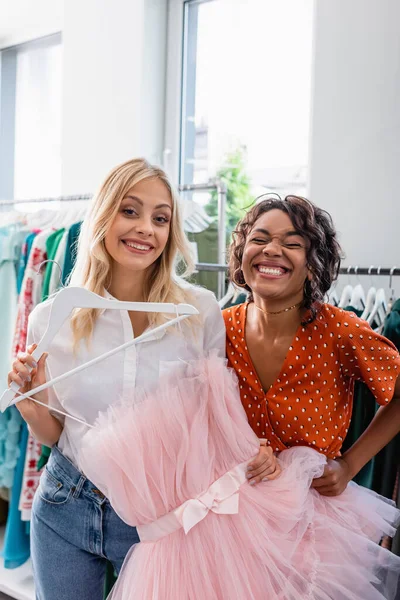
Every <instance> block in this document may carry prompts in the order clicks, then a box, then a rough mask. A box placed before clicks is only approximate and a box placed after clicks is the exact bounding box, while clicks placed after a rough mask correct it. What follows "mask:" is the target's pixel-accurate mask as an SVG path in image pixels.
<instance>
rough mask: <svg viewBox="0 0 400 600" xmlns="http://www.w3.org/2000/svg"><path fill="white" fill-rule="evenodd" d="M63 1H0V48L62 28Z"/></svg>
mask: <svg viewBox="0 0 400 600" xmlns="http://www.w3.org/2000/svg"><path fill="white" fill-rule="evenodd" d="M63 8H64V0H0V48H7V47H8V46H14V45H16V44H20V43H22V42H27V41H29V40H32V39H36V38H39V37H43V36H45V35H49V34H50V33H55V32H57V31H62V28H63Z"/></svg>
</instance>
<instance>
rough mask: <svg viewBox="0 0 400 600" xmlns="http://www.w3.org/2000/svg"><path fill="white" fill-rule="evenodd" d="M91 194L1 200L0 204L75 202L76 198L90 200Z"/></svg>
mask: <svg viewBox="0 0 400 600" xmlns="http://www.w3.org/2000/svg"><path fill="white" fill-rule="evenodd" d="M91 198H92V195H91V194H78V195H74V196H56V197H52V198H30V199H28V200H0V206H13V205H15V204H32V203H35V204H36V203H39V202H74V201H76V200H90V199H91Z"/></svg>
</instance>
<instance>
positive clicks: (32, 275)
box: [13, 229, 52, 356]
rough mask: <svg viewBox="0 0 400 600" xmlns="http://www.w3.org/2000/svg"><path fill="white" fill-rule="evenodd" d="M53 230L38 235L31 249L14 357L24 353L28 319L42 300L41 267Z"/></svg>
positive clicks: (22, 294) (17, 325) (17, 326)
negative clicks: (48, 239) (47, 242)
mask: <svg viewBox="0 0 400 600" xmlns="http://www.w3.org/2000/svg"><path fill="white" fill-rule="evenodd" d="M51 233H52V230H49V229H47V230H45V231H42V232H41V233H38V234H37V236H36V237H35V239H34V240H33V244H32V247H31V251H30V254H29V257H28V263H27V266H26V269H25V273H24V279H23V282H22V286H21V293H20V295H19V301H18V313H17V319H16V325H15V334H14V346H13V355H14V356H16V355H17V354H18V352H20V351H21V352H24V351H25V347H26V336H27V332H28V318H29V315H30V314H31V312H32V310H33V309H34V307H35V306H36V305H37V304H39V302H41V300H42V286H43V270H41V271H40V272H38V271H39V267H40V265H41V264H42V263H43V262H44V261H45V260H46V259H47V255H46V241H47V238H48V237H49V235H50V234H51Z"/></svg>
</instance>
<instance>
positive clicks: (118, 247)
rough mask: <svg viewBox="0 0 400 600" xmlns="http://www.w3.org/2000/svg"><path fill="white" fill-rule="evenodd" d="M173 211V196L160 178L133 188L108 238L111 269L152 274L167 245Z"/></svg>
mask: <svg viewBox="0 0 400 600" xmlns="http://www.w3.org/2000/svg"><path fill="white" fill-rule="evenodd" d="M172 210H173V206H172V198H171V194H170V192H169V190H168V188H167V187H166V186H165V184H164V183H163V182H162V181H161V180H160V179H157V178H151V179H144V180H143V181H140V182H139V183H137V184H136V185H134V186H133V187H132V188H131V189H130V190H129V191H128V193H127V194H126V195H125V196H124V198H123V199H122V200H121V204H120V207H119V210H118V213H117V216H116V217H115V219H114V221H113V222H112V224H111V226H110V228H109V229H108V231H107V233H106V236H105V240H104V241H105V247H106V250H107V252H108V254H109V255H110V257H111V260H112V269H113V270H115V269H118V270H121V268H122V269H125V270H126V271H127V272H128V271H131V272H132V271H141V272H142V273H143V272H146V271H149V270H150V269H151V267H152V265H154V264H155V263H156V261H157V259H158V258H159V257H160V256H161V254H162V253H163V251H164V249H165V247H166V245H167V242H168V238H169V233H170V226H171V219H172Z"/></svg>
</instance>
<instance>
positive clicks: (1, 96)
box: [0, 31, 62, 200]
mask: <svg viewBox="0 0 400 600" xmlns="http://www.w3.org/2000/svg"><path fill="white" fill-rule="evenodd" d="M59 44H62V33H61V32H60V31H58V32H56V33H52V34H50V35H45V36H42V37H39V38H35V39H33V40H30V41H28V42H22V43H20V44H15V45H12V46H7V47H5V48H0V199H2V200H11V199H13V198H14V177H15V125H16V123H15V117H16V103H17V58H18V54H19V53H20V52H23V51H26V50H33V49H35V48H49V47H51V46H56V45H59Z"/></svg>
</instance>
